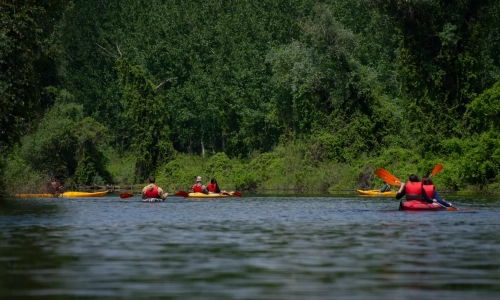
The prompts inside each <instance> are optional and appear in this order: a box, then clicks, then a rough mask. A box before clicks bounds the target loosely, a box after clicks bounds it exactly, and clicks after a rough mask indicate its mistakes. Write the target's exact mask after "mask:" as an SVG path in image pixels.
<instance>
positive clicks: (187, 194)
mask: <svg viewBox="0 0 500 300" xmlns="http://www.w3.org/2000/svg"><path fill="white" fill-rule="evenodd" d="M175 195H176V196H181V197H184V198H185V197H187V196H189V193H188V192H185V191H178V192H177V193H175Z"/></svg>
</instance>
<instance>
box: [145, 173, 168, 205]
mask: <svg viewBox="0 0 500 300" xmlns="http://www.w3.org/2000/svg"><path fill="white" fill-rule="evenodd" d="M155 180H156V179H155V177H154V176H149V184H148V185H146V186H145V187H144V188H143V189H142V199H151V198H157V199H162V200H165V199H167V196H168V193H165V192H164V191H163V189H162V188H161V187H159V186H157V185H156V184H155Z"/></svg>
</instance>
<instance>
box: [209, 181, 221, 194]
mask: <svg viewBox="0 0 500 300" xmlns="http://www.w3.org/2000/svg"><path fill="white" fill-rule="evenodd" d="M207 190H208V191H209V192H210V193H218V194H220V193H221V191H220V188H219V185H218V184H217V179H215V178H212V179H210V183H209V184H208V185H207Z"/></svg>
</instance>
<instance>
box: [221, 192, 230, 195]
mask: <svg viewBox="0 0 500 300" xmlns="http://www.w3.org/2000/svg"><path fill="white" fill-rule="evenodd" d="M220 194H221V195H223V196H231V194H229V193H226V192H221V193H220Z"/></svg>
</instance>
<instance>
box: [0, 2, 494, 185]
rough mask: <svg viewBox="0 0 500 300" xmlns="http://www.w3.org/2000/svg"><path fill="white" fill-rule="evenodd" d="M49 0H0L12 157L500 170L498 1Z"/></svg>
mask: <svg viewBox="0 0 500 300" xmlns="http://www.w3.org/2000/svg"><path fill="white" fill-rule="evenodd" d="M43 3H44V4H43V5H42V4H38V2H37V1H4V2H2V4H0V9H1V11H0V13H1V15H0V22H2V27H0V68H1V69H0V70H1V73H0V101H1V103H2V111H1V112H0V122H1V123H0V125H1V129H0V131H1V132H0V133H1V135H0V149H2V151H3V152H4V151H5V152H7V151H10V150H12V149H16V150H15V151H17V152H19V151H20V152H19V153H17V152H16V153H17V154H19V155H17V154H16V155H14V156H15V159H14V158H11V159H6V157H3V158H2V159H1V160H0V166H4V167H3V169H4V171H5V172H7V173H8V172H10V171H9V170H18V169H19V167H15V164H14V162H15V161H18V162H19V163H18V165H19V164H21V163H22V164H23V165H25V166H27V169H29V170H30V171H31V172H41V174H45V175H46V176H49V177H58V178H61V179H64V180H67V181H70V182H74V183H75V184H88V183H92V182H93V183H96V182H109V181H113V182H115V183H134V182H136V183H141V182H144V180H145V179H146V178H147V176H148V175H149V174H156V175H158V176H160V177H161V178H163V180H164V181H163V182H164V183H165V184H167V183H168V184H169V185H172V186H176V187H179V186H188V185H189V184H190V182H191V181H192V179H193V176H195V175H197V174H202V175H203V176H205V177H211V176H217V177H219V178H222V179H223V181H224V180H225V182H226V184H227V185H230V186H232V187H237V188H248V189H253V188H286V187H287V186H288V187H290V188H294V189H301V190H322V191H326V190H330V191H332V190H334V189H337V190H338V189H342V188H356V187H368V186H370V185H371V184H372V182H373V183H376V184H378V183H379V182H378V181H376V180H377V179H374V178H373V176H372V174H373V171H374V169H376V168H378V167H385V168H388V169H389V170H390V171H394V172H400V174H399V175H398V176H401V177H405V176H407V175H408V174H409V173H414V172H418V173H419V174H425V173H426V172H428V171H429V169H432V167H433V164H435V163H437V162H442V163H444V164H445V171H443V172H442V174H441V175H440V177H439V178H436V180H437V182H438V183H439V184H441V185H443V186H445V187H447V188H449V189H453V190H458V189H468V188H471V187H477V188H481V189H484V188H496V187H497V185H498V184H500V175H499V174H500V155H499V154H498V153H497V152H498V150H497V149H498V147H497V146H498V145H500V128H499V127H500V125H499V124H498V122H499V121H498V120H499V118H498V117H499V113H500V87H499V83H498V82H499V80H500V2H499V1H494V0H485V1H475V0H463V1H445V0H418V1H417V0H389V1H385V0H384V1H382V0H355V1H342V0H325V1H322V2H319V3H318V2H317V1H311V0H286V1H285V0H261V1H255V0H238V1H222V0H214V1H202V0H193V1H178V0H150V1H133V0H122V1H116V0H103V1H84V0H73V1H43ZM61 99H63V100H61ZM21 137H23V138H22V141H21V144H20V146H19V147H14V145H16V143H17V142H18V141H19V139H20V138H21ZM13 147H14V148H13ZM49 154H50V155H49ZM122 158H123V159H122ZM54 160H57V161H59V162H60V164H54ZM108 162H111V163H110V164H109V163H108ZM117 165H122V167H117ZM328 170H331V172H335V173H336V174H335V175H332V174H331V173H330V174H328V173H329V171H328ZM16 172H17V171H16ZM131 173H132V174H131ZM338 174H340V175H338ZM4 176H5V177H7V176H8V175H4ZM374 180H375V181H374ZM4 182H5V180H4Z"/></svg>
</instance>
